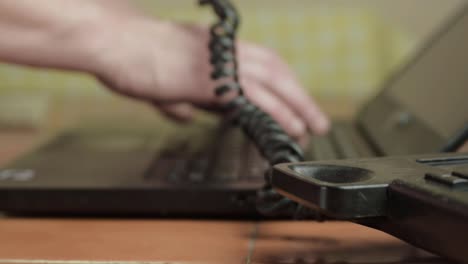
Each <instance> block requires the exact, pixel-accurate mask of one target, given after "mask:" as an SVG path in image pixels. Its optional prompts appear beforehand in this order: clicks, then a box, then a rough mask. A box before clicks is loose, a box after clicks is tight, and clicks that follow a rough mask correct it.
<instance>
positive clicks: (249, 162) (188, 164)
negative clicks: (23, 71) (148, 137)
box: [145, 126, 268, 184]
mask: <svg viewBox="0 0 468 264" xmlns="http://www.w3.org/2000/svg"><path fill="white" fill-rule="evenodd" d="M184 134H185V133H184ZM187 134H190V132H188V133H187ZM158 152H159V153H158V154H157V155H156V157H155V159H154V162H153V163H152V164H151V166H150V167H149V169H148V171H147V173H146V176H145V177H146V180H149V181H158V182H166V183H170V184H202V183H203V184H206V183H215V184H219V183H232V182H242V181H248V182H251V181H262V180H263V175H264V173H265V171H266V169H267V168H268V164H267V162H266V161H265V160H264V159H263V158H262V157H261V156H260V154H259V153H258V151H257V150H256V149H255V146H254V145H253V144H252V143H251V142H249V140H247V138H246V137H245V136H244V135H243V134H242V131H241V130H239V129H237V128H234V127H229V126H225V127H221V128H219V129H218V130H217V131H215V132H214V133H200V134H199V135H197V136H196V137H194V135H193V134H192V135H190V136H187V137H182V138H177V139H169V140H168V143H167V144H165V146H163V147H162V149H161V150H160V151H158Z"/></svg>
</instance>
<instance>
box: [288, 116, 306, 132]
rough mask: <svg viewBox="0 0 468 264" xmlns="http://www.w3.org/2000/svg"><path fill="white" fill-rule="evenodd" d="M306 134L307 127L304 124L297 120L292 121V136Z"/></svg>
mask: <svg viewBox="0 0 468 264" xmlns="http://www.w3.org/2000/svg"><path fill="white" fill-rule="evenodd" d="M305 132H306V126H305V124H304V123H303V122H301V121H299V120H297V119H296V120H293V121H291V134H293V136H300V135H303V134H304V133H305Z"/></svg>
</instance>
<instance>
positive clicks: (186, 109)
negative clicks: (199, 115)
mask: <svg viewBox="0 0 468 264" xmlns="http://www.w3.org/2000/svg"><path fill="white" fill-rule="evenodd" d="M152 104H153V105H154V106H155V107H156V108H157V109H158V110H159V111H160V112H161V113H162V114H164V115H165V116H167V117H169V118H171V119H174V120H176V121H178V122H190V121H192V120H193V117H194V115H195V108H194V107H193V106H192V105H190V104H187V103H166V104H164V103H152Z"/></svg>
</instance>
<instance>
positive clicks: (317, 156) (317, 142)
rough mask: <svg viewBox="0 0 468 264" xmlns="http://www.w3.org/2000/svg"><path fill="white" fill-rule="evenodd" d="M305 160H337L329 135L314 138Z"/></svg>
mask: <svg viewBox="0 0 468 264" xmlns="http://www.w3.org/2000/svg"><path fill="white" fill-rule="evenodd" d="M308 149H309V150H308V154H307V155H306V159H307V160H327V159H336V158H338V153H336V150H335V148H334V147H333V143H332V141H331V138H330V136H329V135H325V136H314V137H312V139H311V142H310V144H309V148H308Z"/></svg>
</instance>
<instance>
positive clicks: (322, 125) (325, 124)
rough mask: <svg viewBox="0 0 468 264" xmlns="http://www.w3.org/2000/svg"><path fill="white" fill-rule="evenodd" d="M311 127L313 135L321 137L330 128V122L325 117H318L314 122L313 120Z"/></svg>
mask: <svg viewBox="0 0 468 264" xmlns="http://www.w3.org/2000/svg"><path fill="white" fill-rule="evenodd" d="M313 127H314V128H315V129H314V130H315V133H317V134H319V135H322V134H325V133H326V132H327V131H328V129H329V128H330V122H329V121H328V119H327V118H326V117H325V116H323V115H320V116H318V117H317V118H316V119H315V120H313Z"/></svg>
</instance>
